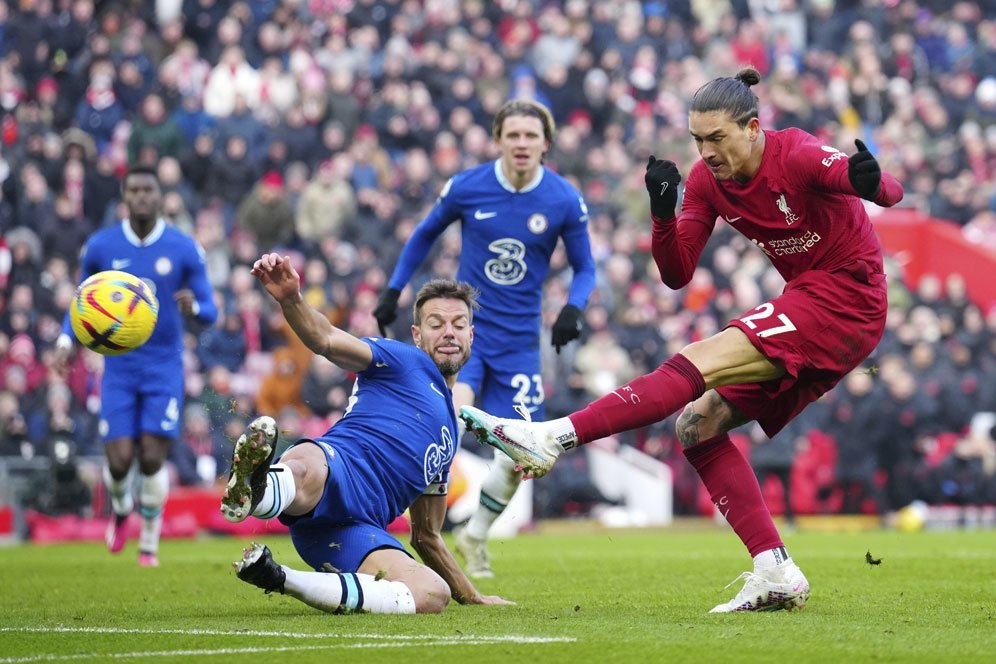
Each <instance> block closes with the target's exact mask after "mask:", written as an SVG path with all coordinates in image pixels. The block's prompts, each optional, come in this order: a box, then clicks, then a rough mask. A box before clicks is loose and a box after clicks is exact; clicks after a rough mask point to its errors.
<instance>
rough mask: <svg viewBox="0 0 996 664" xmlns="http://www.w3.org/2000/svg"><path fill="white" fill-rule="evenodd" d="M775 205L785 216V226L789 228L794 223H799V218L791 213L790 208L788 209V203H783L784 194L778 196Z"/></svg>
mask: <svg viewBox="0 0 996 664" xmlns="http://www.w3.org/2000/svg"><path fill="white" fill-rule="evenodd" d="M775 204H776V205H777V206H778V209H779V210H781V211H782V213H783V214H784V215H785V223H786V224H788V225H789V226H791V225H792V224H794V223H795V222H797V221H799V217H798V216H797V215H796V214H795V213H794V212H792V208H790V207H789V206H788V203H787V202H786V201H785V194H779V195H778V200H777V201H776V203H775Z"/></svg>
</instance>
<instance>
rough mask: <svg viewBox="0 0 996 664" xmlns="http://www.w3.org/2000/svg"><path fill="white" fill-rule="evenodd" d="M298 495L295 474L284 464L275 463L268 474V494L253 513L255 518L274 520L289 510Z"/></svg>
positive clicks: (264, 495)
mask: <svg viewBox="0 0 996 664" xmlns="http://www.w3.org/2000/svg"><path fill="white" fill-rule="evenodd" d="M296 495H297V486H296V485H295V484H294V473H292V472H291V469H290V468H288V467H287V466H285V465H284V464H282V463H275V464H273V465H272V466H270V470H269V471H268V472H267V473H266V493H264V494H263V499H262V500H260V501H259V504H258V505H256V509H254V510H253V511H252V513H253V516H255V517H257V518H260V519H272V518H273V517H275V516H277V515H279V514H280V513H281V512H283V511H284V510H285V509H287V508H288V507H289V506H290V504H291V503H292V502H294V496H296Z"/></svg>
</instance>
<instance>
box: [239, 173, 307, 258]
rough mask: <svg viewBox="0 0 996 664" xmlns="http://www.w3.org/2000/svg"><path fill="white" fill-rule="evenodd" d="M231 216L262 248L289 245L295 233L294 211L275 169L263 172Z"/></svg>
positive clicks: (281, 177) (280, 176) (272, 248)
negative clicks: (233, 216) (264, 173)
mask: <svg viewBox="0 0 996 664" xmlns="http://www.w3.org/2000/svg"><path fill="white" fill-rule="evenodd" d="M235 219H236V221H235V223H236V225H237V226H238V227H239V228H241V229H244V230H246V231H248V232H249V233H250V234H251V235H252V237H253V238H254V239H255V240H256V244H257V245H258V246H259V247H260V248H261V249H263V250H264V251H273V250H274V249H277V248H280V247H288V246H291V245H292V244H293V242H294V239H295V237H296V234H295V232H294V211H293V210H291V207H290V204H289V203H288V202H287V200H286V198H285V197H284V178H283V176H282V175H281V174H280V173H278V172H276V171H270V172H269V173H267V174H266V175H264V176H263V179H262V180H260V181H259V182H258V183H256V186H255V187H253V188H252V191H250V192H249V194H248V195H247V196H246V197H245V198H244V199H243V200H242V202H241V203H240V204H239V209H238V211H237V212H236V213H235Z"/></svg>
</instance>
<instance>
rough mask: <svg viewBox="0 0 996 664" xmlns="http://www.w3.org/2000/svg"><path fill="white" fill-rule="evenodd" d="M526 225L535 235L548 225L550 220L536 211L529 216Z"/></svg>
mask: <svg viewBox="0 0 996 664" xmlns="http://www.w3.org/2000/svg"><path fill="white" fill-rule="evenodd" d="M526 227H528V228H529V230H530V231H532V232H533V233H535V234H536V235H539V234H540V233H542V232H544V231H545V230H546V229H547V228H549V227H550V222H549V221H547V219H546V216H544V215H542V214H540V213H539V212H537V213H536V214H534V215H532V216H531V217H529V221H527V222H526Z"/></svg>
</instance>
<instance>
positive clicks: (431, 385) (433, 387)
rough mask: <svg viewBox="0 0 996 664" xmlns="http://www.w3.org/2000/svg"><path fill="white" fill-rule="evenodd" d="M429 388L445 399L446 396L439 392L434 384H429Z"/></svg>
mask: <svg viewBox="0 0 996 664" xmlns="http://www.w3.org/2000/svg"><path fill="white" fill-rule="evenodd" d="M429 388H430V389H431V390H432V391H433V392H435V393H436V394H438V395H439V396H441V397H443V398H444V399H445V398H446V395H445V394H443V393H442V392H440V391H439V389H438V388H437V387H436V384H435V383H429Z"/></svg>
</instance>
